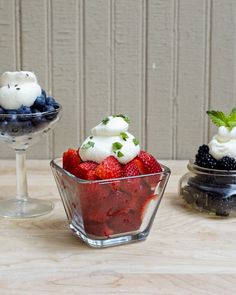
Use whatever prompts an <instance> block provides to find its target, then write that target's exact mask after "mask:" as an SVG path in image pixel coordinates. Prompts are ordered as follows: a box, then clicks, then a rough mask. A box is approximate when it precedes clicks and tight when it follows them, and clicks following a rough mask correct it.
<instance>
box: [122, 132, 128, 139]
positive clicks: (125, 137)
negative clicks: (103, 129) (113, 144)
mask: <svg viewBox="0 0 236 295" xmlns="http://www.w3.org/2000/svg"><path fill="white" fill-rule="evenodd" d="M120 137H121V138H122V139H123V140H124V141H126V140H127V138H129V136H128V135H127V133H125V132H121V133H120Z"/></svg>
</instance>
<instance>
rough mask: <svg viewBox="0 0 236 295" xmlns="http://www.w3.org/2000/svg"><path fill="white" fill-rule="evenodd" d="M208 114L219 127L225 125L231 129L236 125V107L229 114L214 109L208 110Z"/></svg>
mask: <svg viewBox="0 0 236 295" xmlns="http://www.w3.org/2000/svg"><path fill="white" fill-rule="evenodd" d="M207 114H208V116H209V117H210V119H211V121H212V122H213V123H214V124H215V125H216V126H217V127H221V126H225V127H226V128H228V129H229V130H232V129H233V128H234V127H236V108H233V109H232V111H231V112H230V114H229V115H228V116H227V115H226V114H225V113H223V112H220V111H213V110H212V111H207Z"/></svg>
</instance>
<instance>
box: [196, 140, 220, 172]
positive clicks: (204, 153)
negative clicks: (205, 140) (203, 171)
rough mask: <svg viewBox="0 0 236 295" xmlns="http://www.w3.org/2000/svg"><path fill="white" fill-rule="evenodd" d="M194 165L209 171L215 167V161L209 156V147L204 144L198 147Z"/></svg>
mask: <svg viewBox="0 0 236 295" xmlns="http://www.w3.org/2000/svg"><path fill="white" fill-rule="evenodd" d="M195 164H196V165H198V166H200V167H204V168H209V169H215V168H216V167H217V160H216V159H215V158H214V157H212V155H210V154H209V147H208V146H207V145H206V144H203V145H201V146H200V147H199V149H198V153H197V154H196V156H195Z"/></svg>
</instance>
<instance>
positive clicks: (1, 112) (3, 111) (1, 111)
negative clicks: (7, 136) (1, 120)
mask: <svg viewBox="0 0 236 295" xmlns="http://www.w3.org/2000/svg"><path fill="white" fill-rule="evenodd" d="M5 113H6V112H5V110H4V109H3V108H1V107H0V115H2V114H5Z"/></svg>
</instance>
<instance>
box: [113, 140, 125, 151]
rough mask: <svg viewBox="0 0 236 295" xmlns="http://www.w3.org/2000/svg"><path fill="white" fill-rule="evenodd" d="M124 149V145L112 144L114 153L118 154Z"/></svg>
mask: <svg viewBox="0 0 236 295" xmlns="http://www.w3.org/2000/svg"><path fill="white" fill-rule="evenodd" d="M122 147H123V145H122V144H121V143H120V142H118V141H116V142H114V143H113V144H112V151H113V152H114V153H116V152H117V151H118V150H120V149H121V148H122Z"/></svg>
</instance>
